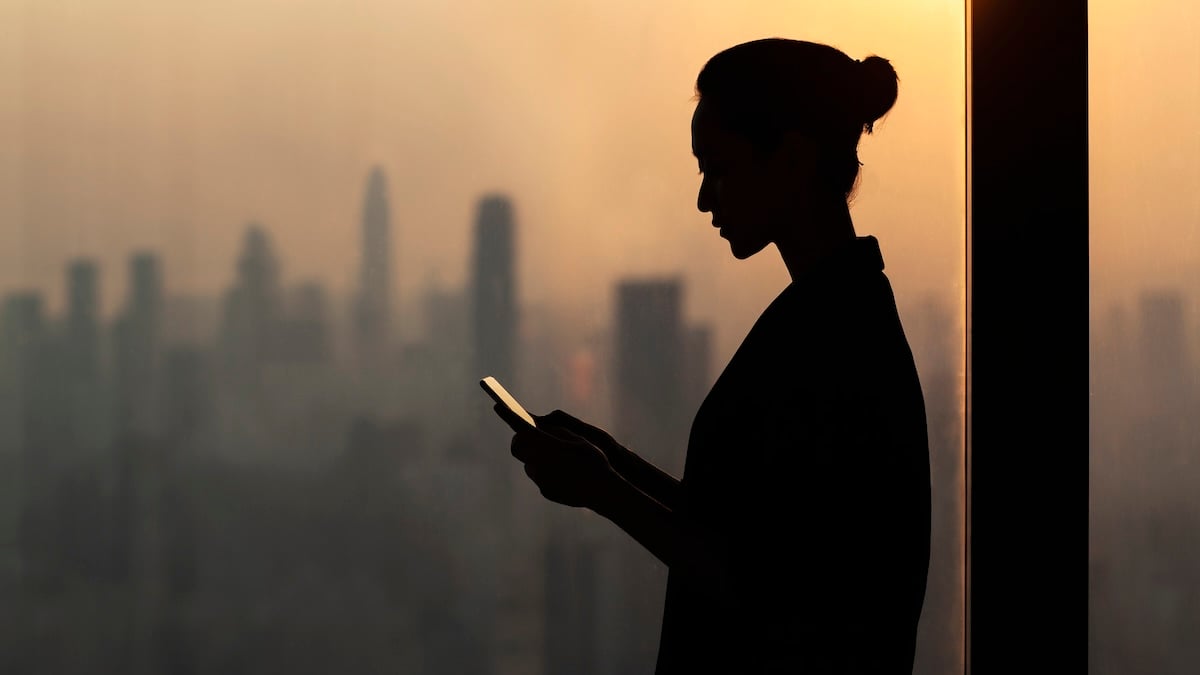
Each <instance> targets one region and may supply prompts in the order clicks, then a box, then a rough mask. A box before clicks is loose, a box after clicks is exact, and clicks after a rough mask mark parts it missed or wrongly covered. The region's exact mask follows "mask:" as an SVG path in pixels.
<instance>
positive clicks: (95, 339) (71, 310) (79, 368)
mask: <svg viewBox="0 0 1200 675" xmlns="http://www.w3.org/2000/svg"><path fill="white" fill-rule="evenodd" d="M99 314H100V291H99V270H98V268H97V266H96V263H95V262H93V261H91V260H76V261H74V262H72V263H71V264H70V265H69V266H68V267H67V321H66V342H67V352H66V358H67V359H68V360H69V362H70V363H69V364H68V366H67V367H68V372H69V373H70V377H71V378H72V379H82V380H93V379H95V378H96V377H97V376H98V375H99V371H100V320H99Z"/></svg>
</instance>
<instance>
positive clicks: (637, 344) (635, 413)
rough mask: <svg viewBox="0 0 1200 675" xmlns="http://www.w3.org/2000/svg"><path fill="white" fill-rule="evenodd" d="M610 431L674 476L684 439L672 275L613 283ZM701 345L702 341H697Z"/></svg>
mask: <svg viewBox="0 0 1200 675" xmlns="http://www.w3.org/2000/svg"><path fill="white" fill-rule="evenodd" d="M616 314H617V316H616V326H615V338H616V349H615V358H616V361H615V363H614V368H615V371H616V372H615V373H614V378H613V379H614V381H615V382H616V387H615V391H614V395H615V397H616V398H615V400H614V401H613V409H614V411H615V420H614V432H615V434H616V436H617V438H620V439H622V442H626V443H628V444H629V445H630V446H631V447H634V448H636V449H637V451H638V452H639V453H640V454H642V455H643V456H644V457H646V458H647V459H649V460H650V461H652V462H654V463H655V464H657V465H659V466H660V467H662V468H664V469H665V470H667V471H670V472H673V473H675V474H676V475H678V473H679V470H680V469H681V468H682V463H683V453H684V449H685V445H686V441H687V438H686V437H685V436H684V433H683V428H682V427H683V425H684V423H685V422H684V420H690V417H691V416H690V415H689V413H694V412H695V411H694V410H691V411H688V410H685V409H684V408H685V402H686V400H687V397H686V395H685V385H686V382H685V378H684V372H683V371H684V367H685V359H686V356H687V349H686V347H687V338H686V333H685V327H684V322H683V284H682V283H681V282H680V281H678V280H675V279H664V280H644V281H623V282H621V283H619V284H618V286H617V302H616ZM697 347H700V345H697Z"/></svg>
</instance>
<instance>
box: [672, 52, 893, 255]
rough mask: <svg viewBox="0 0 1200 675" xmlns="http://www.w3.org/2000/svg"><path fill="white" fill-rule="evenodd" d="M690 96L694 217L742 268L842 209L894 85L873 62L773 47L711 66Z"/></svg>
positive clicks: (885, 65)
mask: <svg viewBox="0 0 1200 675" xmlns="http://www.w3.org/2000/svg"><path fill="white" fill-rule="evenodd" d="M696 94H697V98H698V100H699V103H698V104H697V106H696V111H695V114H694V115H693V118H692V150H693V152H694V153H695V155H696V157H697V159H698V160H699V162H700V170H701V173H702V174H703V176H704V178H703V181H702V182H701V185H700V194H699V195H698V197H697V207H698V208H699V209H700V210H701V211H704V212H711V213H712V214H713V224H714V225H715V226H718V227H721V228H722V236H724V237H726V238H728V239H729V241H730V245H731V247H732V248H733V252H734V255H736V256H737V257H739V258H744V257H749V256H750V255H753V254H754V253H757V252H758V251H759V250H761V249H762V248H763V247H765V246H766V245H767V244H768V243H771V242H772V241H776V239H777V238H778V237H779V236H780V235H781V234H782V231H781V229H780V228H785V227H787V228H796V227H799V226H801V222H798V221H805V220H807V219H808V216H811V215H812V213H814V209H825V208H828V207H829V206H830V205H831V204H833V203H840V204H841V205H843V207H844V204H845V203H846V202H847V200H849V199H850V197H851V196H852V194H853V192H854V188H855V184H856V182H857V179H858V168H859V161H858V141H859V138H860V137H861V136H862V132H863V131H864V130H866V131H867V132H868V133H870V132H871V131H873V129H874V124H875V122H876V121H877V120H878V119H879V118H880V117H882V116H883V115H885V114H886V113H887V112H888V110H890V109H891V107H892V105H893V104H894V103H895V101H896V94H897V78H896V71H895V70H893V69H892V66H891V64H890V63H889V62H888V61H887V60H885V59H882V58H880V57H878V56H871V57H868V58H866V59H864V60H862V61H856V60H854V59H852V58H850V57H849V56H847V55H846V54H844V53H842V52H841V51H839V50H837V49H835V48H833V47H830V46H828V45H823V44H817V43H813V42H803V41H799V40H785V39H780V38H771V39H765V40H755V41H753V42H747V43H744V44H740V45H737V46H735V47H731V48H729V49H727V50H725V51H723V52H721V53H719V54H717V55H716V56H714V57H712V58H711V59H710V60H709V61H708V63H707V64H705V66H704V68H703V70H701V71H700V76H699V77H698V78H697V80H696Z"/></svg>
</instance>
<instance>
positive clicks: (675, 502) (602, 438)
mask: <svg viewBox="0 0 1200 675" xmlns="http://www.w3.org/2000/svg"><path fill="white" fill-rule="evenodd" d="M538 424H539V425H543V424H544V425H548V426H550V427H559V428H562V429H566V430H567V431H570V432H571V433H573V434H575V435H576V436H579V437H580V438H583V439H584V440H586V441H587V442H588V443H591V444H592V445H594V446H596V447H597V448H600V450H601V451H603V452H604V455H605V456H606V457H608V463H609V464H610V465H612V468H613V470H614V471H616V472H617V473H619V474H621V475H622V476H624V477H625V480H627V481H629V482H630V483H631V484H633V486H634V487H636V488H637V489H638V490H641V491H642V492H644V493H646V494H647V495H649V496H650V498H651V499H653V500H654V501H656V502H658V503H659V504H662V505H663V506H665V507H666V508H667V509H668V510H672V511H673V510H675V509H676V508H678V506H679V490H680V488H679V481H678V480H677V479H676V478H675V477H673V476H671V475H670V474H668V473H667V472H665V471H663V470H662V469H659V468H658V467H657V466H654V464H651V463H650V462H648V461H646V460H645V459H643V458H642V457H640V456H639V455H638V454H637V453H636V452H634V451H632V450H630V449H629V448H626V447H625V446H624V445H621V444H620V443H618V442H617V440H616V439H614V438H613V437H612V436H611V435H610V434H609V433H608V432H607V431H605V430H603V429H601V428H600V427H597V426H593V425H591V424H588V423H587V422H584V421H583V420H580V419H578V418H576V417H574V416H572V415H570V414H569V413H566V412H563V411H562V410H555V411H553V412H551V413H549V414H546V415H541V416H538Z"/></svg>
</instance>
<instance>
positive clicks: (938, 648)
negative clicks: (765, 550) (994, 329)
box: [0, 0, 1190, 674]
mask: <svg viewBox="0 0 1200 675" xmlns="http://www.w3.org/2000/svg"><path fill="white" fill-rule="evenodd" d="M0 24H3V25H5V26H6V27H7V28H8V30H9V33H8V34H9V35H10V36H11V39H6V40H4V41H2V42H3V44H0V147H3V148H7V149H9V150H10V151H9V152H5V153H0V597H3V598H6V599H12V601H11V602H9V601H6V602H3V603H0V616H3V618H4V620H5V626H7V627H8V629H7V630H4V631H0V669H2V670H4V671H5V672H47V673H50V672H53V673H71V672H81V673H82V672H87V673H94V672H130V673H158V672H196V673H202V672H222V673H242V672H245V673H251V672H254V673H257V672H266V671H270V672H275V671H282V672H290V673H306V672H314V673H317V672H320V673H326V672H333V671H339V672H340V671H346V672H362V673H369V672H389V673H393V672H413V673H416V672H421V673H441V672H445V673H502V672H522V673H539V672H544V673H547V674H550V673H589V672H590V673H597V674H601V673H616V672H629V671H633V672H650V671H651V669H652V663H653V657H654V650H655V649H656V648H657V644H658V628H659V626H660V622H661V605H662V585H663V583H664V581H665V570H663V569H661V568H660V567H658V566H656V565H655V564H654V562H653V560H652V559H651V558H650V557H649V556H643V557H640V558H639V557H637V551H638V549H636V548H634V545H633V544H632V542H630V541H628V540H627V538H626V537H625V536H624V535H623V534H621V533H619V532H616V531H615V530H614V528H612V527H610V526H608V524H607V523H600V522H598V519H594V518H590V519H589V518H581V517H580V516H581V514H579V513H574V512H569V511H568V510H567V509H564V508H562V507H558V506H556V505H552V504H547V503H545V502H544V501H543V500H542V499H541V497H540V496H539V495H538V494H536V491H535V490H534V489H533V488H532V486H530V485H529V484H528V482H527V481H526V480H525V477H524V475H523V474H520V473H519V471H520V469H519V466H515V463H514V462H513V461H512V458H511V457H510V456H509V455H508V449H507V447H506V443H507V439H508V433H507V431H506V428H505V427H504V426H503V424H502V423H501V422H499V421H498V420H496V419H495V417H494V415H493V414H492V412H491V410H490V406H489V404H488V399H486V397H485V396H483V395H482V393H481V392H480V391H479V387H478V384H477V382H478V379H479V377H481V376H483V375H484V374H492V375H495V376H497V377H498V378H499V379H500V381H502V382H504V384H505V385H506V386H508V387H510V389H511V390H512V392H513V394H514V395H516V396H517V397H518V398H519V399H520V400H521V401H522V403H524V404H525V405H526V406H527V407H529V408H530V410H531V411H533V412H535V413H537V412H545V411H548V410H550V409H553V408H563V409H565V410H569V411H571V412H572V413H574V414H576V415H577V416H579V417H581V418H584V419H589V420H593V421H595V422H597V423H599V424H602V425H604V426H611V425H613V424H614V423H615V422H616V418H617V417H618V415H619V412H620V411H621V410H622V409H623V408H627V407H628V406H624V407H623V406H622V400H621V396H620V391H619V387H618V386H617V375H616V365H615V364H616V363H617V352H618V350H620V349H627V350H634V351H635V352H637V355H638V357H639V358H640V359H641V360H642V362H646V363H650V364H653V363H655V359H656V355H658V354H664V353H675V354H681V355H682V361H683V363H686V364H687V367H686V368H683V369H682V371H681V372H680V373H679V374H678V377H679V379H680V382H678V383H677V385H678V391H679V392H680V395H679V401H680V403H679V406H680V407H681V411H682V412H681V413H680V414H681V415H684V416H685V417H686V416H690V415H692V414H694V412H695V407H696V405H698V400H699V397H700V396H702V395H703V393H704V392H705V391H707V389H708V387H709V386H711V384H712V381H713V379H714V378H715V377H716V374H717V373H718V372H720V369H721V368H722V367H723V366H724V364H725V363H726V362H727V360H728V358H729V356H730V355H731V354H732V351H733V349H734V348H736V346H737V344H738V343H739V342H740V341H741V339H742V337H744V335H745V334H746V331H747V330H748V329H749V327H750V324H751V322H752V321H753V320H754V319H755V318H756V317H757V316H758V314H759V313H760V312H761V310H762V308H763V307H764V306H765V305H766V303H767V302H768V301H769V300H770V299H771V298H773V297H774V296H775V295H776V294H777V293H778V291H779V290H780V289H781V288H782V287H783V285H785V284H786V274H785V272H784V270H783V268H782V265H780V264H779V261H778V260H769V259H767V258H768V256H771V255H774V254H773V252H770V251H768V252H766V253H764V254H761V255H760V256H757V257H756V258H754V259H751V260H747V261H744V262H739V261H736V260H733V259H732V258H731V257H730V256H729V251H728V247H727V246H726V245H725V243H724V242H723V241H722V240H721V239H719V238H718V237H716V236H715V233H714V232H713V231H712V229H711V228H710V227H709V223H708V220H707V218H706V216H705V215H704V214H700V213H698V212H697V211H696V210H695V195H696V187H697V177H696V175H695V165H694V160H693V158H692V156H691V153H690V143H689V120H690V117H691V113H692V108H693V105H694V103H693V101H692V96H693V93H694V92H693V90H692V86H693V84H694V82H695V77H696V74H697V72H698V71H699V68H700V67H701V66H702V65H703V63H704V61H705V60H706V59H707V58H708V57H709V56H711V55H712V54H714V53H716V52H717V51H719V50H720V49H723V48H725V47H727V46H730V45H733V44H736V43H738V42H742V41H745V40H748V39H753V38H757V37H763V36H768V35H784V36H787V37H797V38H802V39H813V40H818V41H823V42H831V43H833V44H835V45H836V46H838V47H839V48H841V49H843V50H844V51H846V52H848V53H850V54H853V55H855V56H866V55H868V54H871V53H878V54H881V55H884V56H886V57H887V58H888V59H890V60H891V61H892V63H893V64H894V65H895V66H896V69H897V71H898V72H899V73H900V77H901V83H900V96H899V100H898V102H897V104H896V107H895V108H894V109H893V110H892V112H891V113H890V114H889V115H888V117H887V118H886V119H885V120H884V121H883V122H882V123H881V124H879V125H878V127H877V133H876V134H875V135H874V136H872V137H868V138H867V139H866V140H864V143H863V144H862V146H861V150H860V157H861V159H862V161H863V162H864V165H865V166H864V168H863V178H862V184H861V186H860V188H859V192H858V197H857V198H856V200H855V202H854V212H853V213H854V219H855V223H856V226H857V227H858V229H859V233H860V234H871V235H875V236H877V237H878V238H879V240H880V243H881V245H882V246H883V247H884V250H885V252H886V255H887V263H888V275H889V277H890V279H891V280H892V282H893V285H894V287H895V290H896V295H897V298H898V301H899V303H900V310H901V317H902V319H903V320H904V323H905V329H906V332H907V334H908V338H909V341H910V343H911V344H912V346H913V349H914V352H915V353H916V359H917V365H918V368H919V370H920V373H921V379H922V383H923V385H924V388H925V396H926V405H927V410H928V416H929V430H930V440H931V452H932V460H933V471H934V473H933V480H934V516H933V531H934V542H933V551H932V554H933V557H932V565H931V570H930V576H929V580H930V581H929V589H928V592H927V596H926V604H925V614H924V616H923V618H922V623H921V635H920V644H919V652H918V662H917V668H916V671H915V672H918V673H951V672H958V671H959V670H960V667H961V659H962V646H961V641H962V634H963V633H962V538H961V527H962V521H963V519H962V510H963V502H962V491H961V487H962V486H961V480H962V476H961V471H962V452H963V446H962V419H961V412H960V411H961V405H962V392H961V388H960V383H961V381H962V374H963V371H962V369H963V360H962V344H963V334H962V324H963V321H962V319H963V317H962V291H963V281H962V279H963V257H962V250H963V246H962V243H963V239H964V217H963V213H964V204H965V193H964V187H963V186H964V177H965V168H964V165H963V160H962V158H963V156H964V153H963V148H964V142H965V126H964V120H963V110H964V107H965V106H964V98H965V92H964V90H963V63H964V59H963V50H964V38H963V31H962V26H963V8H962V7H961V5H960V4H959V3H910V4H908V5H906V6H905V8H904V9H903V11H900V10H893V11H892V13H884V12H882V11H880V10H879V8H878V7H877V6H876V5H875V4H873V3H864V2H846V3H837V4H830V3H817V2H811V3H808V2H805V3H796V2H778V3H766V2H764V3H755V4H749V5H744V6H743V5H738V6H736V7H735V6H733V5H731V4H730V3H726V2H717V1H716V0H705V1H702V2H696V1H694V0H692V1H689V2H683V1H682V0H667V1H665V2H656V3H607V4H595V3H583V4H579V3H576V4H573V5H572V4H564V5H563V6H561V7H560V6H558V5H553V6H552V3H551V4H547V3H537V2H511V3H503V4H501V3H491V2H468V1H464V2H457V3H394V2H385V1H383V0H354V1H352V2H340V3H333V2H328V3H319V2H307V3H288V4H287V7H284V6H282V5H281V4H280V3H276V2H270V1H269V0H240V1H239V2H218V3H215V4H213V3H208V4H206V5H204V6H203V7H200V6H196V7H192V6H185V5H181V4H177V3H158V4H146V3H141V2H133V0H102V1H97V2H90V3H54V2H42V1H40V0H38V1H35V0H24V1H22V0H11V1H8V2H3V3H0ZM900 24H902V26H901V25H900ZM681 25H683V26H685V27H686V30H680V26H681ZM1175 128H1184V127H1183V126H1182V125H1181V126H1176V127H1175ZM1184 297H1185V298H1186V296H1184ZM1171 302H1172V301H1170V300H1167V301H1164V302H1160V303H1158V304H1157V305H1155V306H1156V307H1157V306H1160V305H1161V306H1165V307H1168V309H1166V310H1156V311H1160V312H1166V313H1167V314H1169V313H1170V312H1171V311H1172V310H1170V309H1169V307H1170V306H1172V305H1171ZM638 306H641V307H643V309H641V310H639V309H637V307H638ZM1189 306H1190V305H1188V304H1187V302H1186V300H1185V301H1184V305H1183V307H1184V308H1185V310H1186V308H1187V307H1189ZM645 308H649V309H645ZM1139 311H1140V310H1139ZM647 315H649V316H653V317H654V318H655V322H654V323H652V322H649V321H641V320H636V319H638V318H639V317H643V316H647ZM631 317H632V318H631ZM1164 321H1166V322H1167V323H1170V319H1164ZM622 322H626V323H629V324H630V325H629V326H628V327H627V328H622V326H623V325H625V324H623V323H622ZM481 326H486V329H484V328H481ZM622 337H624V338H627V339H626V340H625V341H624V342H622ZM482 363H488V364H493V365H491V366H490V367H488V368H487V369H486V370H487V372H481V364H482ZM1166 370H1169V368H1167V369H1166ZM677 426H678V428H672V429H669V430H663V433H664V434H666V437H664V438H662V439H645V440H644V441H642V440H640V439H637V438H632V439H628V440H629V442H630V443H631V444H639V443H641V442H645V443H646V444H650V443H653V444H654V445H655V446H658V447H666V446H670V447H679V448H682V447H683V445H684V443H685V442H686V438H685V437H683V435H684V434H685V433H686V426H687V425H686V423H684V424H680V425H677ZM679 457H680V459H681V457H682V454H681V453H680V454H679ZM664 464H665V468H667V469H668V470H670V471H672V472H673V473H675V474H676V475H678V472H679V470H680V469H681V466H679V465H678V464H676V465H672V464H671V460H670V459H669V458H667V459H666V460H664ZM593 521H596V522H593ZM631 560H632V561H634V562H633V565H634V566H633V567H630V566H629V565H628V564H627V563H628V561H631ZM643 584H644V585H643ZM633 589H640V590H636V591H635V590H633Z"/></svg>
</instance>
